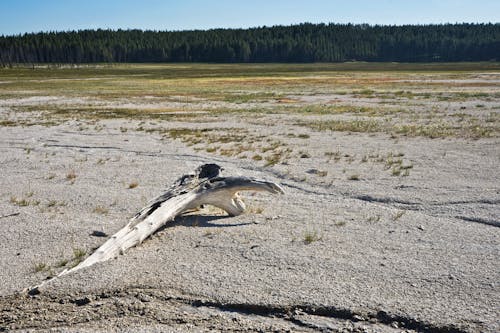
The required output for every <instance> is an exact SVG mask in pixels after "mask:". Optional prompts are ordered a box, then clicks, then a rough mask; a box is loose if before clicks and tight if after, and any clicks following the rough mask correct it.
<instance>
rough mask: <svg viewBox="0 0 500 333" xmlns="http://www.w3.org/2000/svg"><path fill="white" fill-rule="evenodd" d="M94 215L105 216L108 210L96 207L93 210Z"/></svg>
mask: <svg viewBox="0 0 500 333" xmlns="http://www.w3.org/2000/svg"><path fill="white" fill-rule="evenodd" d="M93 212H94V213H97V214H102V215H105V214H107V213H109V210H108V209H107V208H106V207H103V206H96V207H95V208H94V210H93Z"/></svg>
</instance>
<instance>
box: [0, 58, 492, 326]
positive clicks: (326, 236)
mask: <svg viewBox="0 0 500 333" xmlns="http://www.w3.org/2000/svg"><path fill="white" fill-rule="evenodd" d="M0 163H1V164H0V165H1V176H0V281H1V283H0V331H19V332H32V331H37V332H38V331H39V332H110V331H117V332H169V331H183V332H184V331H188V332H189V331H191V332H199V331H262V332H269V331H277V332H282V331H291V332H310V331H325V332H330V331H331V332H402V331H404V332H499V331H500V318H499V309H500V286H499V284H498V281H500V261H499V255H500V232H499V231H500V229H499V227H500V218H499V216H500V209H499V207H500V180H499V175H500V170H499V165H500V65H499V64H498V63H458V64H365V63H346V64H304V65H283V64H249V65H239V64H233V65H216V64H144V65H126V64H123V65H89V66H78V67H75V66H39V67H33V68H6V69H0ZM203 163H217V164H219V165H220V166H222V167H223V168H224V171H223V173H224V174H225V175H227V176H233V175H244V176H251V177H256V178H259V179H265V180H268V181H273V182H276V183H278V184H280V186H281V187H282V188H283V189H284V191H285V194H284V195H271V194H266V193H252V192H244V193H242V196H243V198H244V201H245V202H246V204H247V211H246V212H245V214H243V215H240V216H237V217H229V216H226V215H225V214H224V212H222V211H221V210H219V209H216V208H213V207H203V208H202V209H200V210H199V211H196V212H191V213H190V214H188V215H185V216H181V217H178V218H177V219H176V220H175V221H173V222H171V223H169V224H167V226H166V227H165V228H162V229H161V230H160V231H158V232H156V233H155V234H154V235H153V236H152V237H150V238H149V239H146V240H145V241H144V242H143V243H142V244H141V245H139V246H137V247H135V248H132V249H129V250H128V251H126V252H125V253H123V254H122V255H120V256H118V257H117V258H116V259H113V260H110V261H107V262H104V263H100V264H97V265H94V266H92V267H90V268H87V269H82V270H79V271H77V272H75V273H73V274H68V275H65V276H62V277H60V278H58V279H55V280H52V281H50V282H48V283H47V284H46V285H45V286H44V288H43V289H42V290H41V293H40V294H38V295H34V296H29V295H27V293H26V289H27V288H29V287H30V286H34V285H37V284H39V283H40V282H42V281H44V280H46V279H47V278H50V277H52V276H54V275H56V274H57V273H59V272H61V271H62V270H64V269H66V268H69V267H72V266H74V265H76V264H77V263H78V262H80V261H81V260H83V259H84V258H85V257H87V256H88V255H89V254H91V253H92V251H93V250H94V249H96V248H97V247H99V246H100V245H101V244H102V243H104V242H105V241H106V239H107V238H108V237H109V236H110V235H112V234H113V233H115V232H116V231H118V230H119V229H120V228H121V227H123V226H124V225H125V224H126V223H127V222H128V220H129V219H130V218H131V217H132V216H133V215H134V214H135V213H136V212H137V211H138V210H140V209H141V208H142V207H143V206H144V205H146V203H147V202H148V200H149V199H151V198H154V197H156V196H157V195H159V194H161V193H162V192H163V191H164V190H165V189H166V188H167V187H168V186H170V185H171V184H172V183H173V182H174V181H175V180H176V179H178V178H179V177H180V176H182V175H183V174H186V173H189V172H191V171H193V170H194V169H195V168H196V167H198V166H199V165H201V164H203Z"/></svg>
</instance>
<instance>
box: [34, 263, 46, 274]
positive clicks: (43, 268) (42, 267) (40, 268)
mask: <svg viewBox="0 0 500 333" xmlns="http://www.w3.org/2000/svg"><path fill="white" fill-rule="evenodd" d="M48 269H49V265H47V264H46V263H43V262H40V263H38V264H36V265H35V267H34V270H35V272H36V273H38V272H44V271H46V270H48Z"/></svg>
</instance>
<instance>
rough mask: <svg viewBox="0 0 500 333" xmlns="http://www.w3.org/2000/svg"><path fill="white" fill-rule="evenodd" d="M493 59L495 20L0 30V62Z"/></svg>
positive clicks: (498, 50) (498, 36) (499, 56)
mask: <svg viewBox="0 0 500 333" xmlns="http://www.w3.org/2000/svg"><path fill="white" fill-rule="evenodd" d="M489 60H496V61H499V60H500V24H499V23H495V24H491V23H490V24H466V23H463V24H439V25H404V26H371V25H365V24H362V25H353V24H309V23H305V24H299V25H292V26H274V27H260V28H252V29H214V30H206V31H202V30H192V31H142V30H101V29H99V30H80V31H67V32H41V33H32V34H24V35H17V36H0V66H10V65H12V64H15V63H75V64H79V63H95V62H224V63H226V62H227V63H230V62H343V61H396V62H436V61H438V62H453V61H489Z"/></svg>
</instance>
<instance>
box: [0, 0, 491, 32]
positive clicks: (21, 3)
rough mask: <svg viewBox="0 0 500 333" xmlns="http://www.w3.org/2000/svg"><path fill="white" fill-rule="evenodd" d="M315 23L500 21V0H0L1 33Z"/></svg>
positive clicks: (207, 27)
mask: <svg viewBox="0 0 500 333" xmlns="http://www.w3.org/2000/svg"><path fill="white" fill-rule="evenodd" d="M302 22H312V23H320V22H323V23H330V22H333V23H349V22H350V23H369V24H398V25H399V24H428V23H457V22H458V23H462V22H471V23H476V22H479V23H481V22H483V23H487V22H493V23H498V22H500V0H302V1H299V0H243V1H239V0H177V1H174V0H163V1H162V0H0V35H12V34H19V33H25V32H39V31H61V30H78V29H97V28H103V29H107V28H111V29H118V28H121V29H129V28H138V29H150V30H186V29H210V28H248V27H257V26H263V25H266V26H272V25H289V24H295V23H302Z"/></svg>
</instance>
